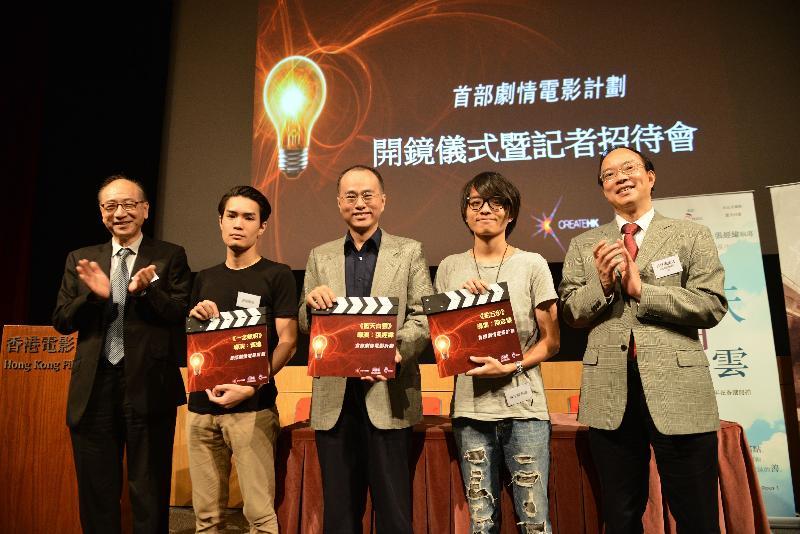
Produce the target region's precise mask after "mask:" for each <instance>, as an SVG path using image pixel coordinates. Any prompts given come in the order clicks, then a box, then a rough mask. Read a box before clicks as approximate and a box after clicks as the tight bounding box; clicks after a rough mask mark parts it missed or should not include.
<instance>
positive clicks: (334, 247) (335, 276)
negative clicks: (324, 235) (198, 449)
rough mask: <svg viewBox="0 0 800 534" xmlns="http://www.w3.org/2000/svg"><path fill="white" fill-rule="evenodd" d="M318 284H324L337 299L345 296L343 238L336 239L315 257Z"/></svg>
mask: <svg viewBox="0 0 800 534" xmlns="http://www.w3.org/2000/svg"><path fill="white" fill-rule="evenodd" d="M317 269H318V271H319V280H320V283H326V284H327V285H328V287H330V288H331V290H332V291H333V293H334V294H335V295H336V296H337V297H344V296H346V295H347V286H346V284H345V281H344V238H341V239H337V240H336V241H334V242H333V243H332V244H331V247H329V248H326V250H325V251H324V252H321V253H319V255H318V256H317Z"/></svg>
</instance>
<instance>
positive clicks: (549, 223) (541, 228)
mask: <svg viewBox="0 0 800 534" xmlns="http://www.w3.org/2000/svg"><path fill="white" fill-rule="evenodd" d="M563 199H564V197H563V196H562V197H560V198H559V199H558V202H556V205H555V207H554V208H553V211H551V212H550V215H547V214H545V213H542V218H541V219H540V218H539V217H537V216H536V215H531V219H533V220H534V221H536V224H535V226H536V229H537V230H536V232H535V233H534V234H532V235H531V237H536V236H537V235H539V234H544V238H545V239H547V238H548V237H552V238H553V240H554V241H555V242H556V244H557V245H558V246H559V248H561V251H562V252H566V251H567V250H566V249H565V248H564V245H562V244H561V241H560V240H559V239H558V236H557V235H556V231H555V228H553V221H554V220H555V216H556V212H557V211H558V207H559V206H560V205H561V201H562V200H563Z"/></svg>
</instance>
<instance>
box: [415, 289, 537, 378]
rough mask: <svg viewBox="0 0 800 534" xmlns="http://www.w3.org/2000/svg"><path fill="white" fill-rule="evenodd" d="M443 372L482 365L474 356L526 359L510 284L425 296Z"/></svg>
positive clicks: (509, 359)
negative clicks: (476, 292) (477, 292)
mask: <svg viewBox="0 0 800 534" xmlns="http://www.w3.org/2000/svg"><path fill="white" fill-rule="evenodd" d="M422 306H423V309H424V310H425V315H427V316H428V324H429V325H430V329H431V343H433V352H434V354H435V356H436V364H437V367H438V369H439V376H440V377H445V376H452V375H458V374H461V373H465V372H467V371H469V370H470V369H474V368H475V367H478V364H476V363H473V362H472V361H471V360H470V359H469V357H470V356H493V357H495V358H497V359H498V360H499V361H500V363H510V362H514V361H517V360H521V359H522V349H521V347H520V343H519V337H518V335H517V325H516V323H515V322H514V312H513V311H512V310H511V300H509V296H508V284H506V283H505V282H500V283H499V284H492V285H490V286H489V290H488V291H487V292H486V293H484V294H482V295H473V294H472V293H470V292H469V291H467V290H466V289H459V290H456V291H448V292H446V293H438V294H436V295H430V296H428V297H422Z"/></svg>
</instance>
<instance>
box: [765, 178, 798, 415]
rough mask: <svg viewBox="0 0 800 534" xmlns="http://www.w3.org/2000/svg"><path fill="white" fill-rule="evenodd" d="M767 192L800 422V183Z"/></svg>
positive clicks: (780, 186)
mask: <svg viewBox="0 0 800 534" xmlns="http://www.w3.org/2000/svg"><path fill="white" fill-rule="evenodd" d="M769 192H770V194H771V195H772V213H773V214H774V217H775V233H776V234H777V236H778V255H779V257H780V263H781V278H782V280H783V299H784V302H785V305H786V323H787V324H788V326H789V347H790V349H789V350H790V352H791V356H792V359H793V361H794V365H792V368H793V369H794V390H795V392H796V395H795V399H796V400H795V403H796V404H795V407H796V408H797V417H798V420H800V233H798V228H800V210H798V206H800V183H794V184H786V185H776V186H774V187H771V188H770V190H769Z"/></svg>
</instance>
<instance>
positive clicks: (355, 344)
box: [308, 297, 399, 378]
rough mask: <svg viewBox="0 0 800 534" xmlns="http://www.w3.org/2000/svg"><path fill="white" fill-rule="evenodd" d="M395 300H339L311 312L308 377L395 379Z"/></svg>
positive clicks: (346, 298) (380, 298) (357, 298)
mask: <svg viewBox="0 0 800 534" xmlns="http://www.w3.org/2000/svg"><path fill="white" fill-rule="evenodd" d="M398 304H399V299H398V298H397V297H338V298H337V299H336V301H335V302H334V304H333V306H332V307H330V308H327V309H324V310H312V311H311V314H312V319H311V334H310V337H309V343H308V374H309V376H375V375H382V376H385V377H386V378H392V377H394V372H395V362H394V355H395V350H396V347H397V339H396V338H395V336H396V333H397V306H398Z"/></svg>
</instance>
